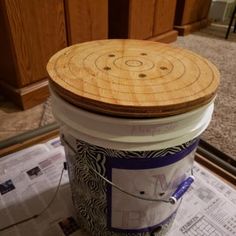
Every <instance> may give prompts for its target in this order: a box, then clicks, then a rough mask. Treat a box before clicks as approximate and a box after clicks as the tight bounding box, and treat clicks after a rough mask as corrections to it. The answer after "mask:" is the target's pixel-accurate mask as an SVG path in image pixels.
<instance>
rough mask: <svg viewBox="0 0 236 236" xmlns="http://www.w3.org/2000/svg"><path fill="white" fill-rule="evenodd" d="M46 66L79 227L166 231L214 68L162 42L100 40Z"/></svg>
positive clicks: (120, 232)
mask: <svg viewBox="0 0 236 236" xmlns="http://www.w3.org/2000/svg"><path fill="white" fill-rule="evenodd" d="M47 70H48V72H49V76H50V78H51V79H50V88H51V94H52V109H53V114H54V116H55V118H56V120H57V121H58V123H59V124H60V130H61V140H62V143H63V144H64V147H65V151H66V158H67V162H68V173H69V179H70V184H71V190H72V191H71V192H72V198H73V203H74V207H75V212H76V214H77V218H78V222H79V224H80V225H81V227H82V228H83V229H85V230H86V231H87V232H88V233H89V234H91V235H93V236H111V235H112V236H115V235H117V236H148V235H151V236H153V235H164V234H165V233H166V232H167V230H168V229H169V228H170V226H171V223H172V221H173V219H174V217H175V214H176V212H177V210H178V208H179V206H180V204H181V201H182V198H183V196H184V194H185V192H186V191H187V190H188V188H189V187H190V185H191V184H192V183H193V181H194V173H192V166H193V160H194V152H195V150H196V148H197V144H198V138H199V135H200V134H201V133H202V132H203V131H204V130H205V129H206V128H207V126H208V124H209V122H210V120H211V116H212V112H213V106H214V105H213V102H214V97H215V93H216V89H217V87H218V85H219V72H218V70H217V68H216V67H215V66H214V65H212V64H211V63H210V62H209V61H207V60H206V59H204V58H202V57H200V56H198V55H196V54H194V53H192V52H190V51H187V50H184V49H180V48H174V47H171V46H169V45H167V44H161V43H157V42H151V41H145V40H98V41H92V42H86V43H81V44H77V45H73V46H70V47H67V48H65V49H63V50H61V51H59V52H57V53H56V54H55V55H54V56H53V57H52V58H51V59H50V61H49V63H48V65H47ZM72 104H73V105H72Z"/></svg>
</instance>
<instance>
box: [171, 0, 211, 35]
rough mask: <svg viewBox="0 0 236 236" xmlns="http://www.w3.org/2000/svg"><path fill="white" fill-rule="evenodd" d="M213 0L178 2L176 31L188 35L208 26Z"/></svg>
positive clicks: (184, 0)
mask: <svg viewBox="0 0 236 236" xmlns="http://www.w3.org/2000/svg"><path fill="white" fill-rule="evenodd" d="M210 5H211V0H177V6H176V13H175V29H176V30H178V32H179V35H186V34H189V33H191V32H194V31H196V30H199V29H200V28H203V27H205V26H207V25H208V19H207V17H208V13H209V9H210Z"/></svg>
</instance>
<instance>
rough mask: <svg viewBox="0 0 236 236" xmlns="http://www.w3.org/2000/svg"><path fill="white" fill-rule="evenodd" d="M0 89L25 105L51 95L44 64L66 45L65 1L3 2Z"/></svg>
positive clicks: (0, 43)
mask: <svg viewBox="0 0 236 236" xmlns="http://www.w3.org/2000/svg"><path fill="white" fill-rule="evenodd" d="M0 4H1V5H0V7H1V10H0V14H1V15H0V35H1V37H0V50H1V52H3V53H2V55H1V59H0V77H1V80H0V88H1V91H2V92H4V93H5V94H6V95H8V96H9V97H10V98H11V99H12V100H14V101H15V102H16V103H17V104H18V105H20V106H21V107H22V108H24V109H26V108H29V107H32V106H33V105H35V104H37V103H40V102H42V101H44V100H45V99H46V97H47V96H48V86H47V73H46V70H45V65H46V63H47V61H48V59H49V58H50V56H52V55H53V54H54V53H55V52H56V51H58V50H59V49H61V48H63V47H65V46H66V45H67V42H66V30H65V19H64V4H63V1H62V0H49V1H44V0H3V1H1V2H0Z"/></svg>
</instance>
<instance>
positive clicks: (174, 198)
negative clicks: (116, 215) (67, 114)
mask: <svg viewBox="0 0 236 236" xmlns="http://www.w3.org/2000/svg"><path fill="white" fill-rule="evenodd" d="M61 140H62V145H63V143H65V144H66V145H67V146H68V147H69V149H70V150H71V151H73V153H74V154H75V155H77V153H76V150H75V149H74V148H73V147H72V146H71V145H70V144H69V142H67V140H66V139H65V137H64V136H61ZM89 169H90V170H92V171H93V172H94V173H95V174H97V175H98V176H99V177H100V178H101V179H102V180H104V181H105V182H106V183H108V184H110V185H111V186H112V187H114V188H116V189H117V190H119V191H121V192H123V193H125V194H127V195H129V196H131V197H135V198H137V199H141V200H145V201H152V202H165V203H171V204H176V203H177V202H178V200H179V199H180V198H182V197H183V195H184V194H185V193H186V192H187V190H188V189H189V187H190V186H191V184H192V183H193V182H194V180H195V177H194V176H193V171H192V173H191V175H190V176H189V177H187V178H186V179H185V180H183V181H182V182H181V183H180V184H179V185H178V187H177V188H176V190H175V192H174V193H173V194H172V195H171V196H170V197H169V199H158V198H146V197H141V196H139V195H137V194H134V193H130V192H128V191H126V190H124V189H123V188H121V187H120V186H118V185H116V184H115V183H113V182H112V181H110V180H108V179H107V178H105V177H104V176H103V175H101V174H100V173H99V172H97V171H96V170H95V169H94V168H93V167H91V166H90V167H89Z"/></svg>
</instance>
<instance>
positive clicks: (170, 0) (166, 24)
mask: <svg viewBox="0 0 236 236" xmlns="http://www.w3.org/2000/svg"><path fill="white" fill-rule="evenodd" d="M175 7H176V0H156V4H155V17H154V27H153V35H159V34H162V33H165V32H168V31H170V30H173V25H174V17H175Z"/></svg>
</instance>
